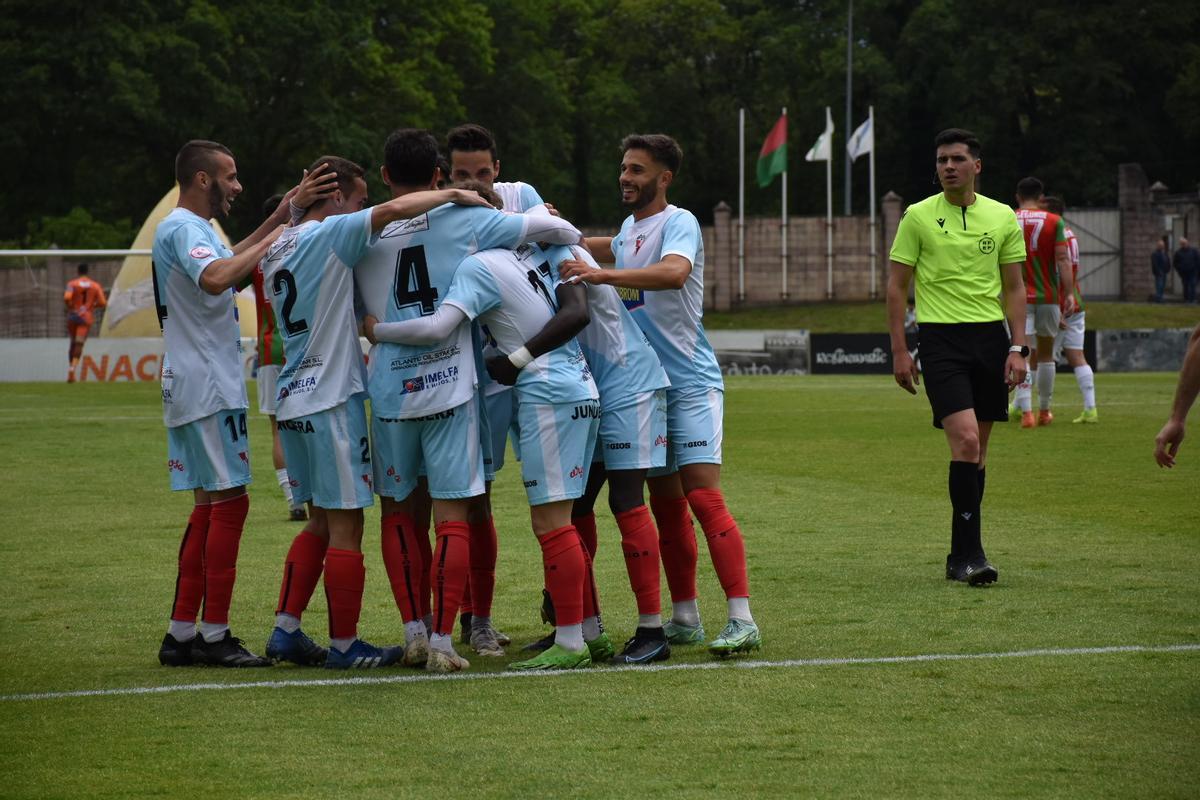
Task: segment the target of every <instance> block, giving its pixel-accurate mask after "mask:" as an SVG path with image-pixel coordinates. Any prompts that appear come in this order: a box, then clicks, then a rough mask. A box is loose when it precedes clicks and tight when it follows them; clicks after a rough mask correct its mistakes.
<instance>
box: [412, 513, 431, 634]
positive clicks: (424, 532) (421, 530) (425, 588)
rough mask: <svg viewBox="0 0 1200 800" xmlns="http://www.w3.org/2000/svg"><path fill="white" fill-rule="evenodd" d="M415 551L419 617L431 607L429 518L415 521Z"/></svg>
mask: <svg viewBox="0 0 1200 800" xmlns="http://www.w3.org/2000/svg"><path fill="white" fill-rule="evenodd" d="M416 540H417V552H419V553H420V554H421V590H420V594H419V595H418V599H419V600H420V601H421V619H424V618H425V617H428V616H429V615H430V613H431V611H432V609H433V543H432V542H430V541H429V519H428V518H426V519H425V520H424V521H423V522H419V523H417V533H416Z"/></svg>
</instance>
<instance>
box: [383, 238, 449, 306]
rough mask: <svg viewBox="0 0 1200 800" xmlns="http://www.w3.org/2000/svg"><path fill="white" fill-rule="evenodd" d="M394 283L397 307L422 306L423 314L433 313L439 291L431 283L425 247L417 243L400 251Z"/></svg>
mask: <svg viewBox="0 0 1200 800" xmlns="http://www.w3.org/2000/svg"><path fill="white" fill-rule="evenodd" d="M392 285H394V286H395V287H396V308H405V307H407V306H420V307H421V315H422V316H427V315H429V314H432V313H433V310H434V301H435V300H437V297H438V291H437V288H436V287H433V286H430V285H429V265H428V264H427V263H426V261H425V248H424V247H422V246H421V245H417V246H416V247H406V248H404V249H403V250H401V251H400V255H399V257H397V259H396V277H395V279H394V280H393V281H392Z"/></svg>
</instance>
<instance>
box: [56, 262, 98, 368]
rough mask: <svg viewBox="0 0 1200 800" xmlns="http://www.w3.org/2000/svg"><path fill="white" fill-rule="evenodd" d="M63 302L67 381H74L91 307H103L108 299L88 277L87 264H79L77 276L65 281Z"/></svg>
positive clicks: (88, 326)
mask: <svg viewBox="0 0 1200 800" xmlns="http://www.w3.org/2000/svg"><path fill="white" fill-rule="evenodd" d="M63 303H64V304H65V305H66V307H67V338H68V339H69V340H70V342H71V344H70V348H69V349H68V351H67V358H69V359H70V363H71V366H70V369H69V371H68V372H67V383H74V382H75V368H76V367H77V366H79V359H80V358H81V357H82V356H83V344H84V342H86V341H87V337H88V331H90V330H91V328H92V322H94V321H95V317H94V316H93V315H92V309H94V308H104V307H105V306H107V305H108V300H107V299H106V298H105V297H104V290H103V289H101V288H100V284H98V283H96V282H95V281H94V280H92V279H91V278H89V277H88V265H87V264H80V265H79V277H77V278H76V279H75V280H73V281H70V282H68V283H67V290H66V291H65V292H63Z"/></svg>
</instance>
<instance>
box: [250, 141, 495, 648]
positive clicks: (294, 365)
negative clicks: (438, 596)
mask: <svg viewBox="0 0 1200 800" xmlns="http://www.w3.org/2000/svg"><path fill="white" fill-rule="evenodd" d="M321 164H328V165H329V166H330V167H331V168H332V170H333V171H334V172H335V173H336V174H337V180H338V189H337V191H336V192H334V194H333V196H332V197H330V198H329V199H327V200H324V201H321V202H319V203H316V204H315V205H313V206H312V207H310V208H309V209H308V210H307V212H306V213H305V215H304V216H303V217H302V218H301V219H300V220H299V224H298V225H297V226H296V227H294V228H291V229H289V230H288V231H286V232H285V233H284V234H283V235H282V236H280V238H279V239H277V240H276V242H275V243H274V245H272V247H271V248H270V249H269V250H268V252H267V256H266V258H265V259H264V260H263V263H262V268H263V282H264V284H265V285H266V286H268V287H270V290H271V291H272V293H273V295H274V298H273V302H272V304H271V306H272V309H273V310H274V313H275V317H276V322H277V329H278V330H279V331H280V333H282V334H283V337H284V338H283V347H284V354H285V357H286V366H285V367H284V369H283V371H282V372H281V373H280V374H279V377H278V379H277V383H276V386H277V396H276V403H277V405H276V414H275V416H276V420H277V421H278V423H277V425H278V428H279V430H280V438H281V440H282V443H283V448H284V451H285V454H286V457H287V459H288V462H289V464H290V476H291V478H292V480H293V481H295V483H296V486H295V496H296V497H297V498H298V499H300V500H304V501H310V500H311V502H312V507H313V513H312V518H311V520H310V521H309V523H308V524H307V525H306V526H305V529H304V531H302V532H301V534H300V535H299V536H297V537H296V540H295V541H294V542H293V546H292V549H291V551H290V552H289V554H288V561H287V565H286V566H285V569H284V581H283V586H282V588H281V590H280V607H279V609H278V610H277V612H276V627H275V629H274V631H273V632H272V634H271V639H270V641H269V642H268V645H267V654H268V655H270V656H272V657H274V658H278V659H284V660H288V661H294V662H296V663H300V664H314V663H320V662H321V661H323V662H324V665H325V667H327V668H338V669H350V668H370V667H380V666H387V665H389V664H391V663H394V662H395V661H396V660H398V659H399V658H400V657H401V655H402V654H403V650H402V648H379V647H375V646H374V645H370V644H368V643H366V642H364V641H362V640H361V639H359V638H358V618H359V615H360V613H361V610H362V593H363V585H364V579H365V576H366V572H365V568H364V566H363V555H362V527H363V513H362V509H363V508H364V507H366V506H369V505H371V503H372V494H371V479H372V470H371V455H370V446H369V443H368V437H367V420H366V410H365V403H364V401H365V388H366V380H365V378H366V376H365V374H364V372H365V370H364V367H363V361H362V352H361V350H360V349H359V344H358V326H357V323H356V322H355V318H354V291H353V283H352V278H351V269H353V268H354V267H355V266H356V265H357V264H358V263H359V262H360V261H361V260H362V257H363V255H364V254H365V253H366V252H367V248H368V246H369V245H370V243H371V241H372V237H373V234H377V233H378V232H379V231H380V230H382V229H383V228H384V226H385V225H387V224H389V223H391V222H394V221H396V220H398V219H407V218H409V217H412V216H414V215H416V214H421V213H424V212H426V211H428V210H430V209H432V208H435V207H437V206H439V205H442V204H444V203H447V202H458V203H464V204H475V205H486V201H484V200H483V199H482V198H481V197H480V196H479V195H478V194H476V193H474V192H463V191H460V190H453V189H448V190H443V191H431V192H419V193H413V194H409V195H406V196H404V197H401V198H396V199H393V200H391V201H389V202H387V203H383V204H380V205H378V206H375V207H374V208H370V209H365V208H364V206H365V205H366V199H367V184H366V181H365V180H364V179H363V174H364V173H363V169H362V167H360V166H358V165H357V164H355V163H353V162H351V161H347V160H346V159H343V158H338V157H336V156H327V157H323V158H321V159H318V160H317V162H316V164H315V165H314V167H313V169H314V170H315V169H316V168H317V167H319V166H320V165H321ZM322 545H324V547H322ZM322 550H323V551H324V552H323V555H324V574H325V595H326V598H327V599H328V603H329V631H330V640H331V642H330V649H329V652H328V655H327V657H325V658H323V659H322V658H321V656H323V655H325V654H324V653H322V652H321V648H319V647H317V646H316V645H315V644H314V643H313V642H312V640H311V639H309V637H308V636H307V635H305V634H304V632H303V631H302V630H300V615H301V613H302V612H303V610H304V608H305V606H306V605H307V602H308V600H309V598H310V597H311V595H312V592H313V589H314V588H315V586H316V580H315V578H316V576H317V575H319V574H320V572H321V570H320V569H317V568H316V564H315V563H314V561H316V558H315V557H316V556H317V555H318V553H319V552H320V551H322Z"/></svg>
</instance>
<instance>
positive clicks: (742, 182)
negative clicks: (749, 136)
mask: <svg viewBox="0 0 1200 800" xmlns="http://www.w3.org/2000/svg"><path fill="white" fill-rule="evenodd" d="M745 300H746V109H744V108H740V109H738V303H742V302H745Z"/></svg>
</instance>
